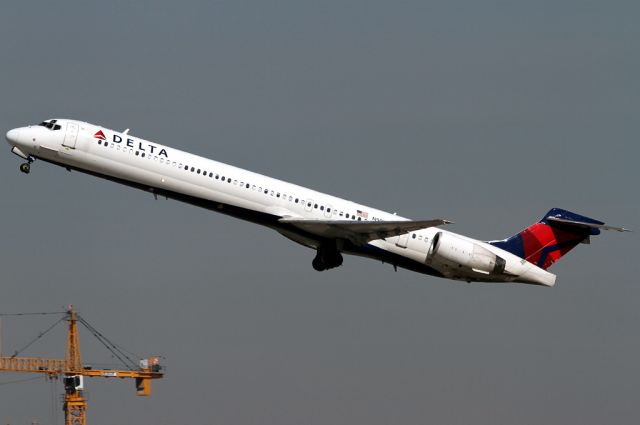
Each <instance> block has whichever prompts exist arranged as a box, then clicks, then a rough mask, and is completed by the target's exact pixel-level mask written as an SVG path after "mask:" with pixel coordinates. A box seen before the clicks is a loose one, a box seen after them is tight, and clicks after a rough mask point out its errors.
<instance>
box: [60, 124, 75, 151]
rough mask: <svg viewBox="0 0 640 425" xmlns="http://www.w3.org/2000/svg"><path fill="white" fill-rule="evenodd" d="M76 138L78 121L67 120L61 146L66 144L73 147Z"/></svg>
mask: <svg viewBox="0 0 640 425" xmlns="http://www.w3.org/2000/svg"><path fill="white" fill-rule="evenodd" d="M77 140H78V123H76V122H73V121H69V122H68V123H67V132H66V133H65V135H64V141H63V142H62V146H67V147H70V148H74V149H75V147H76V141H77Z"/></svg>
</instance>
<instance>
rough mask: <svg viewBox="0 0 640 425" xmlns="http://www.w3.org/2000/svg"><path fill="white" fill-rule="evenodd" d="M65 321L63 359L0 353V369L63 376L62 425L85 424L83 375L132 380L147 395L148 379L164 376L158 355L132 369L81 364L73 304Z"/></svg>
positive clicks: (137, 388) (137, 389) (140, 392)
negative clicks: (65, 336) (102, 367)
mask: <svg viewBox="0 0 640 425" xmlns="http://www.w3.org/2000/svg"><path fill="white" fill-rule="evenodd" d="M66 320H67V321H68V322H69V330H68V334H67V354H66V357H65V358H64V359H49V358H42V357H16V356H11V357H4V356H0V372H28V373H43V374H47V375H48V376H49V377H50V378H54V377H58V376H64V379H63V381H64V388H65V398H64V417H65V425H86V423H87V418H86V410H87V399H86V398H85V397H84V394H83V390H84V382H83V377H85V376H87V377H92V378H96V377H98V378H121V379H125V378H130V379H135V383H136V391H137V394H138V395H139V396H149V395H150V394H151V380H152V379H159V378H162V377H163V376H164V372H162V367H161V366H160V362H159V357H157V356H151V357H149V358H147V359H144V360H141V361H140V367H139V368H137V369H133V370H132V369H129V370H119V369H94V368H92V367H85V366H83V365H82V357H81V355H80V343H79V340H78V325H77V322H78V320H79V316H78V314H77V313H76V311H75V310H74V309H73V306H69V308H68V309H67V311H66ZM80 320H81V322H82V323H83V324H85V326H87V327H89V326H90V325H89V324H88V323H86V322H85V321H84V320H83V319H82V318H80ZM89 329H90V330H91V331H92V332H93V331H94V330H92V328H89ZM94 334H95V333H94ZM98 334H99V333H98Z"/></svg>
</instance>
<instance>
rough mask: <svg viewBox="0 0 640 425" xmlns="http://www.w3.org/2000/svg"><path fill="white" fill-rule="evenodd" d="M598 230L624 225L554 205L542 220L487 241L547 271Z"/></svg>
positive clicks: (613, 228) (586, 241)
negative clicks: (596, 218)
mask: <svg viewBox="0 0 640 425" xmlns="http://www.w3.org/2000/svg"><path fill="white" fill-rule="evenodd" d="M600 229H606V230H618V231H626V229H623V228H617V227H611V226H605V225H604V223H603V222H602V221H598V220H594V219H592V218H589V217H584V216H582V215H579V214H576V213H572V212H570V211H566V210H563V209H560V208H553V209H551V210H550V211H549V212H548V213H546V214H545V216H544V217H543V218H542V220H540V221H539V222H537V223H535V224H532V225H531V226H529V227H527V228H526V229H524V230H523V231H521V232H520V233H518V234H517V235H514V236H511V237H510V238H508V239H504V240H501V241H491V242H489V243H490V244H491V245H494V246H496V247H498V248H501V249H504V250H505V251H508V252H510V253H512V254H515V255H517V256H518V257H521V258H524V259H525V260H527V261H528V262H530V263H533V264H535V265H536V266H538V267H540V268H542V269H544V270H546V269H547V268H549V266H551V265H552V264H553V263H555V262H556V261H558V260H559V259H560V257H562V256H563V255H565V254H566V253H567V252H569V251H571V250H572V249H573V248H574V247H575V246H576V245H578V244H579V243H581V242H582V243H589V237H590V236H592V235H594V236H595V235H599V234H600Z"/></svg>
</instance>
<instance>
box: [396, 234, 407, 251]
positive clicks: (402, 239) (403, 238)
mask: <svg viewBox="0 0 640 425" xmlns="http://www.w3.org/2000/svg"><path fill="white" fill-rule="evenodd" d="M408 243H409V234H408V233H405V234H404V235H400V236H398V239H397V240H396V246H397V247H400V248H406V247H407V244H408Z"/></svg>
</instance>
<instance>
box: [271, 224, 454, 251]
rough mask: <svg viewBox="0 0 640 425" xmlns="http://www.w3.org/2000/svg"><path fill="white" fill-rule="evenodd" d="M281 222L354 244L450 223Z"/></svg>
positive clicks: (362, 243) (326, 237)
mask: <svg viewBox="0 0 640 425" xmlns="http://www.w3.org/2000/svg"><path fill="white" fill-rule="evenodd" d="M280 222H281V223H287V224H291V225H293V226H295V227H297V228H298V229H301V230H304V231H306V232H309V233H312V234H314V235H316V236H319V237H321V238H325V239H348V240H349V241H351V242H353V243H354V244H356V245H364V244H366V243H367V242H369V241H373V240H376V239H384V238H388V237H391V236H400V235H404V234H405V233H409V232H412V231H414V230H419V229H426V228H427V227H434V226H440V225H441V224H450V223H452V222H451V221H449V220H442V219H436V220H407V221H352V220H305V219H299V218H281V219H280Z"/></svg>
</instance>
